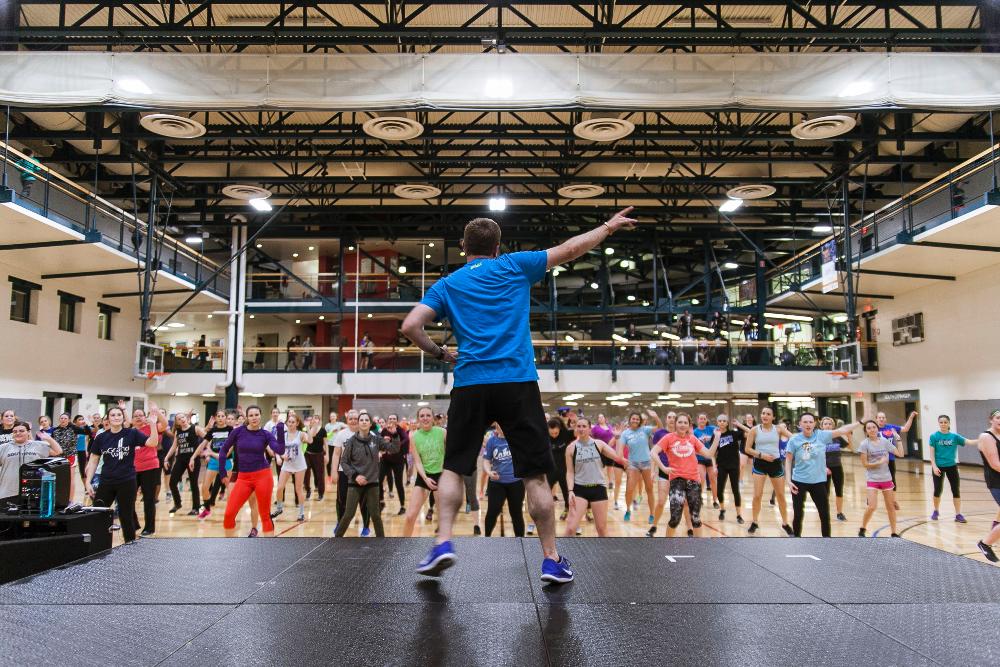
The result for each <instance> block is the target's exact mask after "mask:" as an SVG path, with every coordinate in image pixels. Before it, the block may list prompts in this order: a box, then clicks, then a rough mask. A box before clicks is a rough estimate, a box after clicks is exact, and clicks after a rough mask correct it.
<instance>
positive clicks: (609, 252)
mask: <svg viewBox="0 0 1000 667" xmlns="http://www.w3.org/2000/svg"><path fill="white" fill-rule="evenodd" d="M604 254H605V255H613V254H615V249H614V248H605V249H604Z"/></svg>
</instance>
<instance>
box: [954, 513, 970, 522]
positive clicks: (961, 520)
mask: <svg viewBox="0 0 1000 667" xmlns="http://www.w3.org/2000/svg"><path fill="white" fill-rule="evenodd" d="M955 521H957V522H958V523H968V521H966V520H965V517H964V516H962V514H961V513H958V514H956V515H955Z"/></svg>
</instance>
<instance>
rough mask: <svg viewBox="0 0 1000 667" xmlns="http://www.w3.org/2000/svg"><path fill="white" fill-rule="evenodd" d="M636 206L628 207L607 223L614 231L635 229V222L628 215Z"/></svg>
mask: <svg viewBox="0 0 1000 667" xmlns="http://www.w3.org/2000/svg"><path fill="white" fill-rule="evenodd" d="M633 208H635V207H634V206H627V207H626V208H623V209H622V210H620V211H618V212H617V213H615V214H614V215H613V216H611V219H610V220H608V222H607V223H606V224H607V225H608V227H610V228H611V229H612V230H613V231H618V230H619V229H635V222H636V221H635V220H634V219H633V218H630V217H628V214H629V213H631V212H632V209H633Z"/></svg>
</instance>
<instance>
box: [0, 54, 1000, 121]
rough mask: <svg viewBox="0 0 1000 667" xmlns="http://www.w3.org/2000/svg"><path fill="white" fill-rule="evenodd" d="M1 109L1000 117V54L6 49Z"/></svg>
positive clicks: (0, 66) (0, 67) (0, 58)
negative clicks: (993, 113)
mask: <svg viewBox="0 0 1000 667" xmlns="http://www.w3.org/2000/svg"><path fill="white" fill-rule="evenodd" d="M0 101H2V102H3V103H5V104H11V105H17V106H38V107H51V106H68V105H98V104H123V105H130V106H138V107H141V108H144V109H157V108H164V109H184V108H192V109H322V110H345V111H348V110H373V109H387V108H416V107H423V108H431V109H462V108H476V109H537V108H553V107H570V106H582V107H588V108H613V109H655V110H670V109H721V108H741V107H742V108H754V109H774V110H781V111H795V110H801V111H808V110H815V109H825V110H851V109H865V108H892V107H898V108H911V109H927V110H941V111H982V110H988V109H996V108H1000V54H982V53H945V54H942V53H835V54H829V53H827V54H800V53H789V54H777V53H755V54H697V53H694V54H655V55H632V54H624V55H615V54H588V55H574V54H550V55H531V54H510V53H508V54H471V55H469V54H425V55H421V54H365V55H323V54H317V55H296V54H279V55H254V54H234V55H227V54H165V53H90V52H59V53H39V52H12V53H0Z"/></svg>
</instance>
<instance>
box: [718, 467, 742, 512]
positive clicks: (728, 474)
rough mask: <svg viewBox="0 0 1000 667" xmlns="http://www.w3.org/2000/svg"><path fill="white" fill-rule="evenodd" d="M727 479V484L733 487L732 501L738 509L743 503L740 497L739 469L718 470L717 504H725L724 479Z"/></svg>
mask: <svg viewBox="0 0 1000 667" xmlns="http://www.w3.org/2000/svg"><path fill="white" fill-rule="evenodd" d="M727 478H728V479H729V484H730V485H731V486H732V487H733V500H734V501H735V502H736V507H739V506H740V504H741V503H742V502H743V499H742V498H741V497H740V469H739V468H719V478H718V479H719V504H720V505H725V504H726V479H727Z"/></svg>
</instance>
